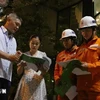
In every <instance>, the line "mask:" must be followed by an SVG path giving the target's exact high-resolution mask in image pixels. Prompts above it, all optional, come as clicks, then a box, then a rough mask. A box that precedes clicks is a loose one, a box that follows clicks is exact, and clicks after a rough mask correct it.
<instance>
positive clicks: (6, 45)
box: [0, 26, 17, 81]
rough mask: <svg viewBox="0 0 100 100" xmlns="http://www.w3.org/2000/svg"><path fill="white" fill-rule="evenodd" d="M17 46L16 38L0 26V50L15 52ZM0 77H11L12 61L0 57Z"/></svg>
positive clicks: (9, 78)
mask: <svg viewBox="0 0 100 100" xmlns="http://www.w3.org/2000/svg"><path fill="white" fill-rule="evenodd" d="M16 48H17V43H16V40H15V38H14V37H13V36H10V37H9V35H8V31H7V29H6V28H5V27H4V26H1V27H0V50H1V51H3V52H6V53H9V54H15V53H16ZM0 77H1V78H5V79H7V80H9V81H11V79H12V62H11V61H9V60H6V59H2V58H0Z"/></svg>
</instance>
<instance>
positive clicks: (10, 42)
mask: <svg viewBox="0 0 100 100" xmlns="http://www.w3.org/2000/svg"><path fill="white" fill-rule="evenodd" d="M21 23H22V20H21V19H20V18H19V17H18V16H17V15H16V14H15V13H10V14H9V15H7V18H6V22H5V24H4V25H3V26H1V27H0V100H8V93H9V89H10V86H11V78H12V62H14V61H15V62H16V61H18V60H19V58H20V56H21V52H20V51H17V52H16V48H17V43H16V39H15V38H14V37H13V35H14V33H15V32H16V31H17V30H18V29H19V27H20V26H21Z"/></svg>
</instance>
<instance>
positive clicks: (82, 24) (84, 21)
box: [79, 16, 97, 29]
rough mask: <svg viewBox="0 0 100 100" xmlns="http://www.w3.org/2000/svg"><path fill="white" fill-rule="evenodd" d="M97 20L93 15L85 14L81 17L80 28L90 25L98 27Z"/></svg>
mask: <svg viewBox="0 0 100 100" xmlns="http://www.w3.org/2000/svg"><path fill="white" fill-rule="evenodd" d="M96 26H97V24H96V21H95V19H94V18H92V17H91V16H85V17H83V18H82V19H81V21H80V24H79V29H83V28H88V27H96Z"/></svg>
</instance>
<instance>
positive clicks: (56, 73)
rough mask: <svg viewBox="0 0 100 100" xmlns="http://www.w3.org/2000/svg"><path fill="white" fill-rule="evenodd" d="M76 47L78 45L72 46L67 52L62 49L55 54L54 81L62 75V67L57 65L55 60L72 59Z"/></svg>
mask: <svg viewBox="0 0 100 100" xmlns="http://www.w3.org/2000/svg"><path fill="white" fill-rule="evenodd" d="M77 49H78V47H77V46H74V48H73V50H72V51H70V52H67V51H66V50H63V51H61V52H60V53H59V54H58V55H57V58H56V64H55V70H54V79H55V81H56V80H57V79H59V78H60V76H61V75H62V72H63V68H62V67H61V66H60V65H58V63H57V62H60V61H67V60H70V59H73V58H74V57H75V54H76V50H77Z"/></svg>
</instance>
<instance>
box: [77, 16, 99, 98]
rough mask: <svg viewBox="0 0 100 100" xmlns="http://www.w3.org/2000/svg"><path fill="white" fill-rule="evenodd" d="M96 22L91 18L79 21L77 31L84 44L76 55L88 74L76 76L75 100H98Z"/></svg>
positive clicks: (97, 39)
mask: <svg viewBox="0 0 100 100" xmlns="http://www.w3.org/2000/svg"><path fill="white" fill-rule="evenodd" d="M96 27H97V24H96V21H95V19H94V18H93V17H91V16H85V17H83V18H82V19H81V20H80V25H79V30H80V32H81V34H82V36H83V38H84V42H83V43H82V45H81V46H80V47H79V49H78V50H77V53H76V58H77V59H79V60H80V61H81V62H82V65H81V67H84V68H86V69H87V70H88V71H89V72H90V74H85V75H78V76H77V91H78V99H77V100H100V38H98V37H97V36H96Z"/></svg>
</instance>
